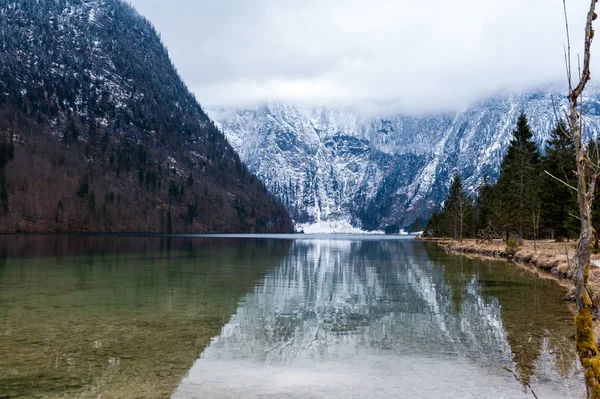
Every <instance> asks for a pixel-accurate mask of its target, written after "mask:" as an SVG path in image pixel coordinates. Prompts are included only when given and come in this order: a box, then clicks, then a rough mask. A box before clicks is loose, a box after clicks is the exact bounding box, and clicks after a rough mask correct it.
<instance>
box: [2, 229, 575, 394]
mask: <svg viewBox="0 0 600 399" xmlns="http://www.w3.org/2000/svg"><path fill="white" fill-rule="evenodd" d="M293 238H301V239H293ZM564 295H565V290H564V288H562V287H560V286H559V285H557V284H556V283H555V282H553V281H551V280H547V279H542V278H539V277H537V276H536V275H535V274H533V273H530V272H528V271H526V270H523V269H519V268H517V267H515V266H511V265H508V264H506V263H503V262H494V261H480V260H472V259H468V258H464V257H460V256H454V255H449V254H445V253H443V252H441V251H439V250H438V249H437V248H435V247H434V246H432V245H424V244H422V243H416V242H413V241H408V240H385V239H379V238H378V237H352V236H348V237H338V238H336V239H332V238H331V237H317V236H315V237H306V236H304V237H302V236H300V237H298V236H297V237H288V238H287V239H275V238H273V237H259V236H255V237H246V238H217V237H211V238H205V237H176V238H166V237H162V238H158V237H151V238H148V237H72V236H0V359H1V361H0V398H5V397H9V398H13V397H23V398H30V397H32V398H33V397H40V398H63V397H64V398H98V397H101V398H103V399H105V398H167V397H176V398H192V397H198V398H213V397H214V398H237V397H249V398H250V397H253V398H254V397H256V398H259V397H260V398H262V397H289V398H304V397H316V398H321V397H327V398H329V397H332V398H334V397H357V398H359V397H360V398H363V397H364V398H367V397H373V398H386V397H389V398H397V397H407V398H408V397H424V398H425V397H504V398H511V397H515V398H520V397H524V398H525V397H532V396H528V395H530V394H525V393H523V391H522V386H521V385H520V384H519V383H518V382H517V381H515V380H514V378H513V377H512V376H511V375H509V374H508V373H507V372H506V371H504V370H502V368H501V367H502V366H507V367H509V368H511V369H513V370H514V371H515V372H516V373H517V374H518V375H519V376H520V378H522V379H523V380H525V381H528V382H530V383H531V385H532V386H533V387H534V389H535V390H536V393H538V395H539V396H540V397H544V398H549V397H577V395H578V394H579V393H581V387H582V386H583V385H582V383H581V375H580V372H579V371H578V369H577V362H576V359H575V355H574V351H573V342H572V318H573V315H572V313H571V311H570V310H569V308H568V307H567V305H565V304H564V303H563V302H562V301H561V299H562V298H563V297H564ZM542 394H543V396H542Z"/></svg>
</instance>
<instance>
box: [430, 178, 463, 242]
mask: <svg viewBox="0 0 600 399" xmlns="http://www.w3.org/2000/svg"><path fill="white" fill-rule="evenodd" d="M472 216H473V201H472V200H471V197H469V195H468V194H467V193H466V191H465V189H464V187H463V184H462V178H461V177H460V175H459V174H455V175H454V176H453V177H452V183H451V185H450V193H449V194H448V199H447V200H446V201H445V203H444V209H443V210H442V211H441V212H439V213H438V212H435V213H433V214H432V215H431V217H430V218H429V220H428V221H427V226H426V227H425V232H424V233H425V234H426V235H431V236H451V237H454V238H455V239H459V240H462V239H463V238H464V237H466V236H470V235H472V231H471V229H470V227H471V226H472V223H471V222H472Z"/></svg>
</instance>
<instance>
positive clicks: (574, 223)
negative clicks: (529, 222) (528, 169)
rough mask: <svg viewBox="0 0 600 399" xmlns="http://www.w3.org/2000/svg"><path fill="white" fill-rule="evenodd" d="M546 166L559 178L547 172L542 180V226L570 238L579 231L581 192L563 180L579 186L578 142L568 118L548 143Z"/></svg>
mask: <svg viewBox="0 0 600 399" xmlns="http://www.w3.org/2000/svg"><path fill="white" fill-rule="evenodd" d="M542 167H543V169H544V170H545V171H547V172H548V173H550V174H551V175H552V176H554V177H555V178H553V177H551V176H549V175H548V174H546V173H544V174H543V175H542V180H541V190H540V199H541V202H542V204H543V207H542V209H541V219H542V226H543V227H544V228H547V229H550V230H552V231H553V232H554V235H555V236H556V237H565V238H569V237H571V236H573V235H575V234H577V232H578V224H579V222H578V220H577V219H575V218H574V217H573V216H571V215H574V214H577V193H576V192H575V191H574V190H572V189H571V188H569V187H567V186H566V185H565V184H563V183H561V182H559V181H558V180H556V178H558V179H561V180H563V181H564V182H566V183H568V184H569V185H571V186H575V185H576V182H575V173H574V171H575V170H576V169H577V165H576V164H575V144H574V143H573V140H572V139H571V137H570V135H569V127H568V126H567V124H566V122H565V121H564V120H561V121H559V122H558V124H557V125H556V127H555V128H554V130H553V131H552V133H551V134H550V138H549V139H548V141H547V143H546V146H545V154H544V157H543V158H542Z"/></svg>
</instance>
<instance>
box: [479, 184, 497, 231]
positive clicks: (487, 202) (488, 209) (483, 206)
mask: <svg viewBox="0 0 600 399" xmlns="http://www.w3.org/2000/svg"><path fill="white" fill-rule="evenodd" d="M493 197H494V186H493V185H492V184H490V181H489V178H488V177H487V176H484V178H483V184H482V185H481V186H479V188H478V189H477V200H476V201H475V209H474V217H475V229H476V231H477V232H479V231H482V230H485V229H486V228H488V227H490V226H492V224H493V223H492V220H493V215H492V201H493Z"/></svg>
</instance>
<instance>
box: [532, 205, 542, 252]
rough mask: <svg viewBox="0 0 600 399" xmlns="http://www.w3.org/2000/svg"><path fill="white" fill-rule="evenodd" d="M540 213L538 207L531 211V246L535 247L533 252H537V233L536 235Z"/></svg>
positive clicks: (538, 228)
mask: <svg viewBox="0 0 600 399" xmlns="http://www.w3.org/2000/svg"><path fill="white" fill-rule="evenodd" d="M541 213H542V211H541V210H540V209H535V210H534V211H533V215H532V220H531V221H532V226H533V248H534V249H535V252H536V253H537V251H538V250H537V235H538V231H539V230H540V219H541V217H540V216H541Z"/></svg>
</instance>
